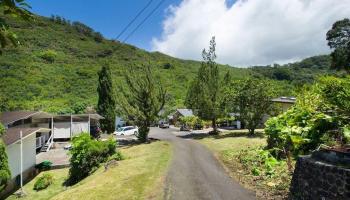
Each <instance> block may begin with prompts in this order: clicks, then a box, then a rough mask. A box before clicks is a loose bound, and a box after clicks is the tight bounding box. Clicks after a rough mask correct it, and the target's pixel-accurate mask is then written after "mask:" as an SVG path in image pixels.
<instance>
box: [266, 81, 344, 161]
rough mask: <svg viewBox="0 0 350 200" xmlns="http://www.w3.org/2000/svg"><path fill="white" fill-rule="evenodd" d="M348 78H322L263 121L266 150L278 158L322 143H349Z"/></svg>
mask: <svg viewBox="0 0 350 200" xmlns="http://www.w3.org/2000/svg"><path fill="white" fill-rule="evenodd" d="M349 91H350V84H349V78H344V79H340V78H335V77H323V78H321V79H320V80H319V82H317V83H316V84H315V85H313V86H312V87H311V88H308V89H307V90H305V91H303V92H302V93H301V94H300V95H299V96H298V98H297V103H296V105H295V106H294V107H292V108H291V109H289V110H288V111H287V112H285V113H283V114H281V115H279V116H277V117H274V118H271V119H269V120H268V121H267V122H266V124H265V125H266V128H265V133H266V134H267V136H268V138H267V142H268V146H267V148H268V149H271V150H273V152H274V155H275V156H278V157H287V158H288V157H290V155H289V154H290V153H291V154H293V155H294V156H297V155H299V154H307V153H310V152H311V151H312V150H315V149H316V148H318V147H319V146H320V145H321V144H325V145H328V146H335V145H343V144H346V143H347V142H349V130H348V127H349V119H350V115H349V112H348V111H349V103H348V102H349V100H350V98H349V97H350V92H349Z"/></svg>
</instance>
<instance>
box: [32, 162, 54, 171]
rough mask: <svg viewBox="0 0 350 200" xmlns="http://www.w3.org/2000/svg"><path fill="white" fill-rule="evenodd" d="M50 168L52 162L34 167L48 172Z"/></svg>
mask: <svg viewBox="0 0 350 200" xmlns="http://www.w3.org/2000/svg"><path fill="white" fill-rule="evenodd" d="M51 166H52V162H51V161H49V160H45V161H43V162H41V163H39V164H37V165H36V166H35V168H37V169H38V170H50V169H51Z"/></svg>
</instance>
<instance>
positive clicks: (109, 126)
mask: <svg viewBox="0 0 350 200" xmlns="http://www.w3.org/2000/svg"><path fill="white" fill-rule="evenodd" d="M97 92H98V103H97V112H98V113H99V114H101V115H102V116H103V117H104V119H102V120H100V121H101V128H102V130H103V131H107V133H113V132H114V131H115V117H116V100H115V98H116V97H115V91H114V87H113V81H112V75H111V71H110V68H109V66H103V67H102V69H101V71H100V72H99V73H98V87H97Z"/></svg>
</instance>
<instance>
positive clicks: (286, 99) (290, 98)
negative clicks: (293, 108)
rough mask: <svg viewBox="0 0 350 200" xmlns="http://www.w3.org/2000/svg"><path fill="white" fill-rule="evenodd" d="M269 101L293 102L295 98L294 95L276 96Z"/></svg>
mask: <svg viewBox="0 0 350 200" xmlns="http://www.w3.org/2000/svg"><path fill="white" fill-rule="evenodd" d="M271 101H273V102H277V103H289V104H294V103H295V101H296V98H295V97H278V98H275V99H272V100H271Z"/></svg>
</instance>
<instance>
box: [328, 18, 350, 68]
mask: <svg viewBox="0 0 350 200" xmlns="http://www.w3.org/2000/svg"><path fill="white" fill-rule="evenodd" d="M327 40H328V46H329V47H330V48H331V49H334V50H333V52H332V53H331V57H332V68H334V69H345V70H346V71H347V72H348V73H350V20H349V19H347V18H345V19H343V20H340V21H337V22H335V23H334V24H333V26H332V29H331V30H329V31H328V32H327Z"/></svg>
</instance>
